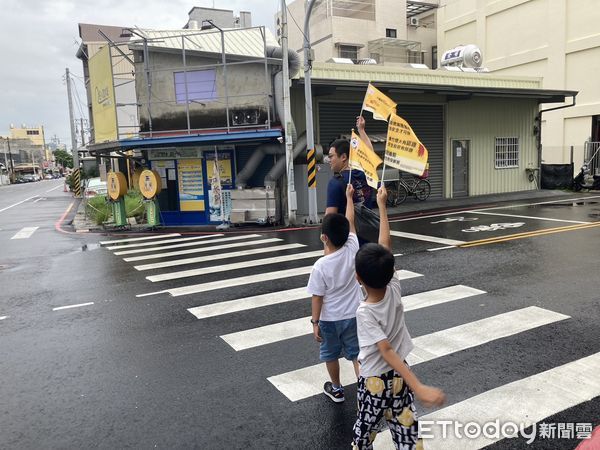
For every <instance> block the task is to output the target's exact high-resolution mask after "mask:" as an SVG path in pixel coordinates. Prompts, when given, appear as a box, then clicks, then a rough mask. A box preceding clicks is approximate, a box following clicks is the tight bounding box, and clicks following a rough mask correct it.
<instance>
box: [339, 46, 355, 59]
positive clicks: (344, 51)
mask: <svg viewBox="0 0 600 450" xmlns="http://www.w3.org/2000/svg"><path fill="white" fill-rule="evenodd" d="M340 58H349V59H351V60H353V61H356V60H357V59H358V47H356V46H355V45H340Z"/></svg>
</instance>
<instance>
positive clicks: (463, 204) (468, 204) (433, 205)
mask: <svg viewBox="0 0 600 450" xmlns="http://www.w3.org/2000/svg"><path fill="white" fill-rule="evenodd" d="M587 195H594V193H574V192H569V191H562V190H536V191H521V192H511V193H505V194H491V195H480V196H476V197H463V198H454V199H434V200H431V199H428V200H426V201H424V202H421V201H418V200H416V199H414V198H407V199H406V201H405V202H404V203H402V204H401V205H399V206H397V207H394V208H389V210H388V211H389V215H390V217H393V218H401V217H415V216H421V215H429V214H436V213H438V214H443V213H444V212H450V211H453V210H457V211H459V210H463V209H475V208H485V207H491V206H501V205H502V204H503V203H514V202H519V203H537V202H548V201H555V200H561V199H570V198H581V197H585V196H587ZM71 225H72V226H73V228H74V229H75V231H76V232H79V233H87V232H92V233H94V232H95V233H108V232H115V233H159V234H160V233H163V232H169V233H173V232H177V233H207V232H214V231H216V229H215V225H199V226H180V227H160V228H158V229H154V230H151V229H148V227H147V225H145V224H138V225H130V226H128V227H127V229H120V230H117V229H110V228H108V229H105V228H103V227H102V226H99V225H96V224H95V223H93V222H92V221H90V220H89V218H88V219H87V220H86V218H85V202H83V201H81V202H80V203H79V205H78V208H77V213H76V214H75V217H74V218H73V221H72V222H71ZM314 226H315V225H314V224H312V225H311V224H307V223H305V219H304V218H299V220H298V222H297V225H296V226H295V227H298V228H302V227H307V228H308V227H314ZM285 228H286V227H283V226H277V227H271V226H259V225H242V226H236V227H233V226H232V227H231V228H229V230H228V231H229V232H250V231H262V232H269V231H273V230H280V229H285ZM218 231H219V232H222V230H218Z"/></svg>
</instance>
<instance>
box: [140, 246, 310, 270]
mask: <svg viewBox="0 0 600 450" xmlns="http://www.w3.org/2000/svg"><path fill="white" fill-rule="evenodd" d="M300 247H306V245H304V244H284V245H275V246H273V247H265V248H254V249H252V250H240V251H237V252H229V253H221V254H220V255H208V256H198V257H196V258H184V259H175V260H173V261H163V262H159V263H154V264H142V265H141V266H133V268H134V269H136V270H152V269H162V268H164V267H174V266H184V265H186V264H195V263H201V262H206V261H218V260H221V259H228V258H236V257H238V256H250V255H257V254H260V253H272V252H280V251H283V250H291V249H295V248H300ZM249 262H250V263H251V262H252V261H249Z"/></svg>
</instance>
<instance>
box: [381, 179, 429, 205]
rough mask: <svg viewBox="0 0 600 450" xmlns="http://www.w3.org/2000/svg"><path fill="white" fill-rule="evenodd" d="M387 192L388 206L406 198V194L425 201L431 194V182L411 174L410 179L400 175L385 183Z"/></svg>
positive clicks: (399, 202) (397, 203)
mask: <svg viewBox="0 0 600 450" xmlns="http://www.w3.org/2000/svg"><path fill="white" fill-rule="evenodd" d="M385 188H386V189H387V192H388V199H387V204H388V206H397V205H399V204H401V203H402V202H404V200H406V197H408V195H409V194H410V195H413V196H414V197H415V198H416V199H417V200H419V201H425V200H427V199H428V198H429V195H431V183H429V180H427V179H425V178H419V177H417V176H413V177H412V179H411V180H408V181H407V180H405V179H403V178H402V177H400V179H398V180H393V181H389V182H386V183H385Z"/></svg>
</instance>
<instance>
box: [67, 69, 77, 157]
mask: <svg viewBox="0 0 600 450" xmlns="http://www.w3.org/2000/svg"><path fill="white" fill-rule="evenodd" d="M66 75H67V96H68V99H69V122H70V123H71V146H72V147H73V169H79V153H77V133H76V132H75V118H74V117H73V99H72V98H71V76H70V75H69V68H68V67H67V74H66Z"/></svg>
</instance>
